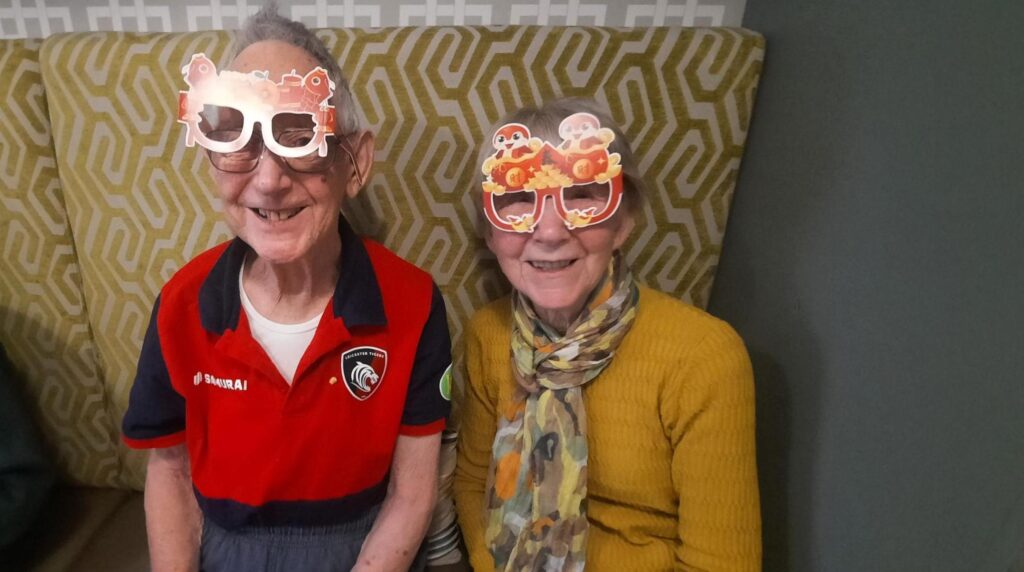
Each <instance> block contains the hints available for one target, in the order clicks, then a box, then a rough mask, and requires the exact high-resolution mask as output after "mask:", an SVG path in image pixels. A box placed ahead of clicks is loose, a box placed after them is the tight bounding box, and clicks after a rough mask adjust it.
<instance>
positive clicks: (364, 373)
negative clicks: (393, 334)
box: [341, 346, 388, 401]
mask: <svg viewBox="0 0 1024 572" xmlns="http://www.w3.org/2000/svg"><path fill="white" fill-rule="evenodd" d="M387 367H388V352H386V351H384V350H382V349H380V348H375V347H373V346H360V347H358V348H352V349H350V350H348V351H346V352H345V353H343V354H341V378H342V379H343V380H344V381H345V387H347V388H348V392H349V393H351V394H352V397H355V398H356V399H358V400H359V401H365V400H366V399H368V398H369V397H370V396H371V395H373V393H374V392H375V391H377V388H378V387H380V384H381V383H383V381H384V371H385V370H386V369H387Z"/></svg>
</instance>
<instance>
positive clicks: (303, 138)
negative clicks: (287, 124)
mask: <svg viewBox="0 0 1024 572" xmlns="http://www.w3.org/2000/svg"><path fill="white" fill-rule="evenodd" d="M312 140H313V132H312V131H307V130H305V129H303V130H296V131H285V132H283V133H280V134H278V136H277V142H278V143H280V144H282V145H284V146H285V147H304V146H306V145H308V144H309V142H310V141H312Z"/></svg>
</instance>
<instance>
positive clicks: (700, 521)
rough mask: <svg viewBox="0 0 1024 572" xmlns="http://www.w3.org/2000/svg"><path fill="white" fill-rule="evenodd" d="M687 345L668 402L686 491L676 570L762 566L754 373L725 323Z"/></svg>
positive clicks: (675, 475) (676, 465) (676, 462)
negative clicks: (697, 341) (693, 344)
mask: <svg viewBox="0 0 1024 572" xmlns="http://www.w3.org/2000/svg"><path fill="white" fill-rule="evenodd" d="M708 320H709V321H710V323H711V327H710V328H709V331H708V333H707V334H706V335H705V336H704V337H703V339H702V340H701V341H700V342H699V343H698V344H697V345H695V346H694V347H693V349H692V350H690V351H689V352H687V354H686V355H685V356H684V357H683V363H682V364H680V368H679V369H678V370H677V374H676V376H674V378H672V379H669V380H668V383H667V384H666V386H665V388H664V394H663V399H662V401H661V408H662V419H664V420H665V425H666V426H665V429H666V432H667V434H668V435H669V438H670V439H671V443H672V447H673V456H672V481H673V486H674V488H675V490H676V492H677V494H678V497H679V523H678V533H679V537H680V541H681V542H680V544H679V548H678V549H677V551H676V569H679V570H736V571H749V570H760V569H761V517H760V506H759V495H758V487H757V467H756V454H755V445H754V376H753V371H752V369H751V365H750V359H749V358H748V356H747V351H746V348H745V347H744V345H743V341H742V340H741V339H740V337H739V336H738V335H737V334H736V333H735V332H734V331H733V330H732V328H730V327H729V326H728V325H727V324H725V322H722V321H720V320H716V319H714V318H710V317H709V318H708Z"/></svg>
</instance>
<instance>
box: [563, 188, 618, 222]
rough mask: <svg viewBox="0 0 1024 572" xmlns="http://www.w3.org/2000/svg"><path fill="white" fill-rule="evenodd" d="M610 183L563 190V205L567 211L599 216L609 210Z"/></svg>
mask: <svg viewBox="0 0 1024 572" xmlns="http://www.w3.org/2000/svg"><path fill="white" fill-rule="evenodd" d="M611 194H612V193H611V185H610V184H608V183H588V184H586V185H577V186H575V187H569V188H566V189H562V205H563V206H565V210H568V211H571V210H576V211H580V212H581V213H584V214H592V215H593V214H597V213H600V212H602V211H604V210H605V209H606V208H608V201H609V199H610V198H611Z"/></svg>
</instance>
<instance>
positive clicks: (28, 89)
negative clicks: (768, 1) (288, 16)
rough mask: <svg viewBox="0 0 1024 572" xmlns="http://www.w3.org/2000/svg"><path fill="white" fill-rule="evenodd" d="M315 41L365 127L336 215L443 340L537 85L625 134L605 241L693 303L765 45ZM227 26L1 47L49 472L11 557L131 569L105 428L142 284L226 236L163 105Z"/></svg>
mask: <svg viewBox="0 0 1024 572" xmlns="http://www.w3.org/2000/svg"><path fill="white" fill-rule="evenodd" d="M318 34H320V35H321V37H322V38H323V39H324V40H325V41H326V43H327V45H328V47H329V48H330V50H331V51H332V53H333V54H334V55H335V56H336V57H337V58H338V60H339V61H340V62H341V65H342V69H343V71H344V72H345V74H346V75H347V76H348V78H349V80H350V82H351V85H352V89H353V93H354V96H355V99H356V101H357V103H358V104H359V106H360V108H361V117H362V120H363V123H364V125H365V126H367V127H369V128H370V129H372V130H373V131H375V132H376V134H377V151H376V161H375V165H374V170H373V176H372V178H371V179H370V180H369V181H368V184H367V187H366V188H365V189H364V191H363V193H362V194H361V196H360V197H359V199H358V200H356V201H355V202H354V203H352V204H350V205H349V206H348V207H347V216H348V218H349V220H350V221H351V222H352V223H353V225H354V226H355V227H356V229H357V230H358V231H360V232H361V233H363V234H367V235H370V236H373V237H375V238H376V239H378V240H379V241H381V242H383V243H384V244H385V245H387V246H388V247H390V248H391V249H393V250H395V251H396V252H398V253H399V254H400V255H401V256H403V257H405V258H406V259H407V260H410V261H412V262H413V263H415V264H417V265H419V266H420V267H422V268H424V269H425V270H427V271H429V272H430V273H431V274H432V275H433V276H434V279H435V280H436V281H437V283H438V284H439V286H440V287H441V289H442V291H443V293H444V296H445V300H446V302H447V306H448V315H449V319H450V322H451V323H450V327H451V332H452V335H453V338H454V342H455V343H456V347H457V344H458V341H459V339H460V337H461V334H462V329H463V327H462V326H463V324H464V323H465V322H466V320H467V318H468V317H469V315H470V314H471V313H472V312H473V311H474V310H475V309H477V308H479V307H480V306H482V305H483V304H485V303H486V302H488V301H490V300H492V299H494V298H495V297H497V296H500V295H501V294H503V293H504V292H506V291H507V289H508V286H507V284H506V283H505V282H504V280H503V279H502V277H501V275H500V272H499V270H498V268H497V265H496V264H495V262H494V260H493V258H492V257H490V256H489V255H488V253H487V251H486V248H485V247H484V245H483V243H482V241H481V240H479V238H478V237H477V235H476V233H475V230H474V225H475V224H476V219H477V216H476V213H475V212H474V207H473V202H472V200H471V194H470V193H471V192H472V189H473V181H474V177H475V176H476V172H477V171H478V169H479V166H478V165H477V164H476V163H475V161H476V157H477V156H478V153H477V149H478V148H479V146H480V144H481V143H482V142H484V141H488V140H489V136H490V133H489V130H490V129H492V128H493V127H494V126H495V124H496V123H497V122H498V121H499V119H500V118H501V117H502V116H503V115H505V114H506V113H507V112H509V111H511V110H512V109H514V108H516V107H518V106H521V105H525V104H531V103H536V102H539V101H542V100H545V99H549V98H553V97H556V96H591V97H595V98H596V99H597V100H598V101H599V102H601V103H602V104H603V105H605V106H606V107H607V108H608V109H609V110H610V111H611V114H612V116H613V117H614V118H615V119H616V120H617V121H618V122H619V123H620V124H621V125H622V126H623V128H624V130H625V132H626V133H627V134H628V135H629V137H630V138H631V139H632V141H633V144H634V148H635V150H636V153H637V155H638V159H639V163H640V166H641V168H642V171H643V172H644V175H645V180H646V182H647V183H648V185H649V189H648V190H649V194H648V197H647V203H646V205H645V207H644V209H643V215H642V217H641V219H640V220H639V221H638V223H637V227H636V229H635V231H634V233H633V237H632V238H631V240H630V242H629V243H628V244H627V246H626V249H625V250H626V253H627V256H628V258H629V259H630V260H631V261H632V265H633V268H634V271H635V274H636V275H637V277H638V279H639V280H640V281H642V282H644V283H646V284H648V285H650V286H653V287H656V288H659V289H661V290H664V291H667V292H670V293H672V294H673V295H675V296H677V297H679V298H680V299H683V300H686V301H688V302H691V303H693V304H696V305H698V306H704V305H705V304H706V303H707V300H708V296H709V294H710V291H711V287H712V283H713V280H714V275H715V269H716V266H717V262H718V257H719V252H720V250H721V244H722V239H723V236H724V233H725V229H726V222H727V220H728V212H729V204H730V201H731V199H732V194H733V189H734V188H735V183H736V178H737V174H738V172H739V168H740V160H741V158H742V155H743V146H744V142H745V140H746V136H747V129H748V127H749V125H750V117H751V113H752V109H753V102H754V96H755V92H756V88H757V84H758V81H759V79H760V74H761V68H762V61H763V58H764V39H763V37H762V36H760V35H759V34H757V33H754V32H751V31H748V30H742V29H728V28H678V27H676V28H633V29H613V28H583V27H537V26H508V27H498V28H484V27H470V26H453V27H406V28H382V29H325V30H320V31H318ZM230 39H231V36H230V34H229V33H227V32H201V33H169V34H168V33H164V34H132V33H115V32H98V33H73V34H64V35H57V36H52V37H49V38H46V39H45V40H31V39H29V40H3V41H0V78H2V81H0V201H2V205H0V245H2V246H0V247H2V256H0V343H2V344H3V346H5V347H6V349H7V351H8V353H9V355H10V357H11V360H12V362H13V363H14V365H15V368H16V370H17V372H18V373H19V378H20V380H21V383H22V384H23V385H24V386H23V387H22V388H21V390H22V391H23V393H24V394H25V395H26V396H27V398H28V401H29V407H30V409H31V414H32V416H33V418H34V419H35V420H36V421H37V423H38V424H39V426H40V428H41V430H42V434H43V435H44V440H45V444H46V447H47V450H48V451H49V453H50V454H51V455H52V458H53V460H54V463H55V464H56V466H57V468H58V469H59V473H60V479H61V484H60V485H59V486H58V487H57V488H56V490H55V491H54V492H53V494H52V497H51V499H50V502H49V503H48V504H47V506H46V508H45V510H44V511H43V514H42V515H40V517H39V518H38V520H37V521H36V522H35V523H34V524H33V525H32V528H31V530H30V532H29V533H28V534H26V535H25V536H24V537H23V539H22V540H21V541H20V542H18V543H17V544H16V545H15V546H14V547H12V548H10V549H8V550H7V551H6V552H5V553H4V554H2V555H0V562H6V563H7V565H6V566H10V567H11V568H12V569H26V570H138V569H145V568H146V567H147V562H148V556H147V552H146V542H145V540H146V538H145V518H144V514H143V505H142V495H141V492H140V491H141V490H142V488H143V483H144V469H145V457H144V455H142V454H139V453H137V452H133V451H130V450H128V449H127V448H125V447H124V446H123V445H122V444H121V442H120V420H121V416H122V415H123V413H124V411H125V408H126V406H127V401H128V392H129V388H130V386H131V383H132V379H133V376H134V371H135V360H136V357H137V355H138V352H139V348H140V346H141V343H142V338H143V333H144V332H145V329H146V325H147V322H148V320H149V316H150V310H151V308H152V303H153V300H154V298H155V296H156V295H157V293H158V291H159V289H160V287H161V285H162V284H163V283H164V282H165V281H166V280H167V279H168V278H169V277H170V276H171V275H172V274H173V273H174V272H175V270H176V269H178V268H179V267H180V266H182V264H184V263H185V262H186V261H187V260H189V259H191V258H192V257H193V256H195V255H196V254H198V253H199V252H201V251H203V250H205V249H207V248H209V247H211V246H213V245H215V244H217V243H219V242H221V241H224V240H226V239H227V238H229V233H228V230H227V228H226V226H225V225H224V223H223V222H221V221H220V218H219V215H218V213H217V209H218V204H217V199H216V198H215V195H214V193H213V192H212V191H211V189H212V188H213V186H212V185H213V183H212V179H211V177H210V174H209V171H208V167H207V165H206V164H205V161H206V159H205V157H204V156H203V154H202V153H201V152H200V150H199V149H198V148H186V147H185V145H184V142H183V137H184V130H183V128H182V126H181V125H179V124H178V123H176V121H175V114H176V101H177V95H176V92H177V91H178V90H179V89H182V88H183V81H182V77H181V73H180V68H181V66H182V65H183V64H184V63H185V62H187V60H188V57H189V56H190V55H191V54H193V53H195V52H205V53H206V54H207V55H209V56H210V57H211V59H213V61H214V62H215V63H217V64H218V65H223V64H226V63H227V61H228V60H229V58H230ZM457 359H458V358H457ZM456 417H457V412H456ZM26 518H28V516H26ZM6 566H4V567H6Z"/></svg>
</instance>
